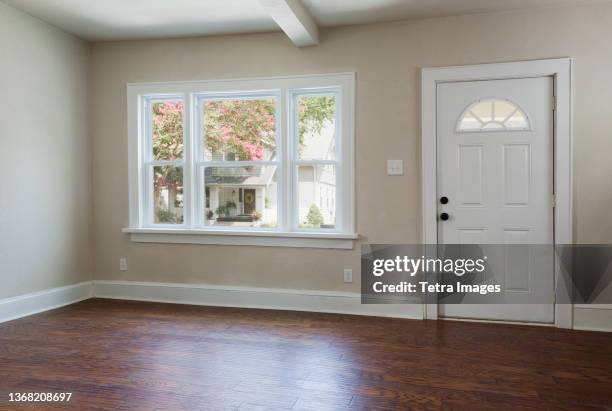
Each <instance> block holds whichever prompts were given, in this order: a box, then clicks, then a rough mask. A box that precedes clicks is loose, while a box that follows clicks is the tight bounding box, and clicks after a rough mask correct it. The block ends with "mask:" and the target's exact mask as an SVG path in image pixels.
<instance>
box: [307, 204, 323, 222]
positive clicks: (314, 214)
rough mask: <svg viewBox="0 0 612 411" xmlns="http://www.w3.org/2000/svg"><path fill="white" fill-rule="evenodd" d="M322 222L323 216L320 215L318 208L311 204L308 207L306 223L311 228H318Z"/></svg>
mask: <svg viewBox="0 0 612 411" xmlns="http://www.w3.org/2000/svg"><path fill="white" fill-rule="evenodd" d="M323 222H324V221H323V215H322V214H321V211H320V210H319V207H317V205H316V204H314V203H313V204H312V205H311V206H310V209H309V210H308V215H307V216H306V223H307V224H308V225H309V226H312V227H313V228H319V227H321V224H323Z"/></svg>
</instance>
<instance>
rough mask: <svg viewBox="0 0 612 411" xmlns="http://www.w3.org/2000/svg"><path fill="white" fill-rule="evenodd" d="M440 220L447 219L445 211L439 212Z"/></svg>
mask: <svg viewBox="0 0 612 411" xmlns="http://www.w3.org/2000/svg"><path fill="white" fill-rule="evenodd" d="M440 220H442V221H446V220H448V214H447V213H442V214H440Z"/></svg>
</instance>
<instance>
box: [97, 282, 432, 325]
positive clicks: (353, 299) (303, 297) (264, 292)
mask: <svg viewBox="0 0 612 411" xmlns="http://www.w3.org/2000/svg"><path fill="white" fill-rule="evenodd" d="M93 295H94V296H95V297H99V298H112V299H120V300H135V301H151V302H161V303H174V304H193V305H208V306H217V307H237V308H260V309H270V310H290V311H311V312H324V313H336V314H354V315H369V316H379V317H394V318H409V319H419V320H421V319H423V305H422V304H420V303H418V304H361V294H359V293H348V292H333V291H319V290H294V289H280V288H255V287H230V286H217V285H205V284H182V283H154V282H135V281H102V280H95V281H93Z"/></svg>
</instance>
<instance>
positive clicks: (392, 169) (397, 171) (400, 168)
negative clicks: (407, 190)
mask: <svg viewBox="0 0 612 411" xmlns="http://www.w3.org/2000/svg"><path fill="white" fill-rule="evenodd" d="M387 175H389V176H403V175H404V160H387Z"/></svg>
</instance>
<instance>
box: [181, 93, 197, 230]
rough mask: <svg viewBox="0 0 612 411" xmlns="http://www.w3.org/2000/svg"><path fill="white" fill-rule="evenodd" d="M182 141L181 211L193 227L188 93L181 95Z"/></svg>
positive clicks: (192, 171)
mask: <svg viewBox="0 0 612 411" xmlns="http://www.w3.org/2000/svg"><path fill="white" fill-rule="evenodd" d="M183 104H184V109H183V141H184V144H185V149H184V153H183V160H184V161H185V165H184V167H183V179H184V181H183V190H184V191H185V193H184V194H183V195H184V197H185V198H184V201H183V207H184V208H183V213H184V216H185V221H184V223H185V225H186V226H187V227H193V226H194V222H195V221H196V219H197V208H196V207H195V202H196V190H195V183H196V178H195V176H194V167H193V162H194V161H193V151H194V150H193V148H194V141H193V132H192V130H193V122H192V100H191V96H190V95H189V94H186V95H184V96H183Z"/></svg>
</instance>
